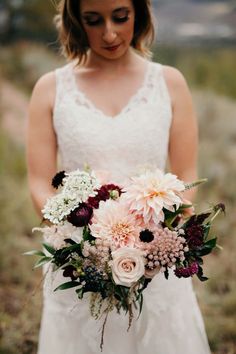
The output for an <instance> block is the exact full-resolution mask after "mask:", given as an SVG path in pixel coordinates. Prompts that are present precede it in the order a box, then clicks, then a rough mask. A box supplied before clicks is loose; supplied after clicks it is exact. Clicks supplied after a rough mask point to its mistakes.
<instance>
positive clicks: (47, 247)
mask: <svg viewBox="0 0 236 354" xmlns="http://www.w3.org/2000/svg"><path fill="white" fill-rule="evenodd" d="M43 247H44V248H45V249H46V250H47V251H48V252H49V253H50V254H52V255H54V254H55V252H56V250H55V249H54V248H53V247H52V246H51V245H49V244H48V243H43Z"/></svg>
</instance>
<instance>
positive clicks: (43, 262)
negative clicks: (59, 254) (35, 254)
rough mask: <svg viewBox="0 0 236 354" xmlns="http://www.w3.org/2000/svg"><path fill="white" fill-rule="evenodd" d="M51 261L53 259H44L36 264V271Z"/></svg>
mask: <svg viewBox="0 0 236 354" xmlns="http://www.w3.org/2000/svg"><path fill="white" fill-rule="evenodd" d="M51 261H52V257H42V258H40V259H39V260H38V261H37V262H36V263H35V266H34V269H36V268H39V267H42V266H43V265H44V264H46V263H49V262H51Z"/></svg>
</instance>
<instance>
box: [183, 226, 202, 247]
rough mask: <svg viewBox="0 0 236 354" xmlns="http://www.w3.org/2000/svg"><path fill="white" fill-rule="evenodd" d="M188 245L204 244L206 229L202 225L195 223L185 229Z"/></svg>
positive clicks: (198, 245)
mask: <svg viewBox="0 0 236 354" xmlns="http://www.w3.org/2000/svg"><path fill="white" fill-rule="evenodd" d="M185 235H186V239H187V243H188V246H189V247H190V248H196V247H200V246H202V245H203V242H204V229H203V226H202V225H199V224H193V225H191V226H189V227H187V229H186V230H185Z"/></svg>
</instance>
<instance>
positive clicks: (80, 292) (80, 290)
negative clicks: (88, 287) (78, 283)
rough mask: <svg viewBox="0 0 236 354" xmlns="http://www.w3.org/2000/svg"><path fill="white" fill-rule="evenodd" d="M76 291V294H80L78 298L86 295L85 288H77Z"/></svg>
mask: <svg viewBox="0 0 236 354" xmlns="http://www.w3.org/2000/svg"><path fill="white" fill-rule="evenodd" d="M75 291H76V294H77V295H78V298H79V299H83V296H84V289H83V288H81V289H77V290H75Z"/></svg>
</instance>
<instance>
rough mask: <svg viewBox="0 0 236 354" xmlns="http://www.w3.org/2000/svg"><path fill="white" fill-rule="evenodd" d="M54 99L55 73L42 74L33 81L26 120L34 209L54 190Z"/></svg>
mask: <svg viewBox="0 0 236 354" xmlns="http://www.w3.org/2000/svg"><path fill="white" fill-rule="evenodd" d="M54 100H55V77H54V73H49V74H46V75H44V76H43V77H42V78H41V79H40V80H39V81H38V82H37V84H36V85H35V87H34V90H33V93H32V97H31V100H30V105H29V114H28V122H27V123H28V124H27V166H28V179H29V187H30V192H31V196H32V199H33V202H34V205H35V208H36V211H37V213H38V214H39V215H40V216H41V209H42V207H43V205H44V204H45V201H46V199H47V198H48V197H50V196H52V195H53V194H54V193H55V192H54V191H53V188H52V187H51V179H52V177H53V176H54V175H55V173H56V163H57V143H56V135H55V132H54V129H53V122H52V110H53V105H54Z"/></svg>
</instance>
